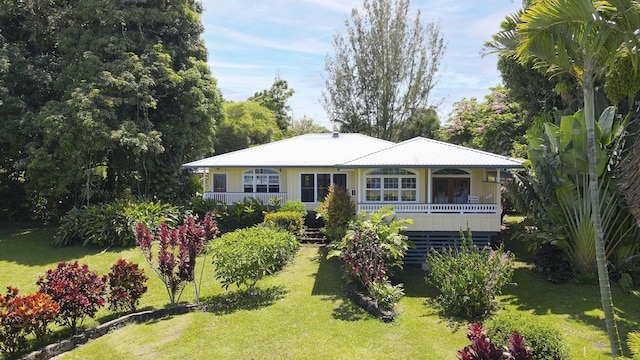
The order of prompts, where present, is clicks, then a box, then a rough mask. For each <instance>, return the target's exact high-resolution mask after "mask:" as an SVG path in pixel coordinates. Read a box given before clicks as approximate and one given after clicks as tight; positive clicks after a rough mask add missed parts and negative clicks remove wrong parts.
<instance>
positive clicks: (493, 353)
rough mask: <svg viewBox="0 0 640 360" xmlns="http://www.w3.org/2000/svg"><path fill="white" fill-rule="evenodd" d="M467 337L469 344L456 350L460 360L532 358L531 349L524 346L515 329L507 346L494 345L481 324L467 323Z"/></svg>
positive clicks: (522, 338)
mask: <svg viewBox="0 0 640 360" xmlns="http://www.w3.org/2000/svg"><path fill="white" fill-rule="evenodd" d="M467 339H469V340H470V341H471V345H468V346H465V347H464V349H462V350H459V351H458V359H460V360H503V359H504V360H532V359H533V358H532V353H531V349H530V348H529V347H527V346H525V344H524V343H525V339H524V337H522V336H520V334H518V332H517V331H514V332H513V334H512V335H511V336H510V337H509V346H508V347H506V348H503V349H498V348H497V347H496V345H495V344H494V343H493V342H492V341H491V339H489V338H488V337H487V333H486V332H485V331H484V328H483V327H482V325H480V324H478V323H475V324H469V328H468V330H467Z"/></svg>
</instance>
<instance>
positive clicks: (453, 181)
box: [431, 178, 471, 204]
mask: <svg viewBox="0 0 640 360" xmlns="http://www.w3.org/2000/svg"><path fill="white" fill-rule="evenodd" d="M470 183H471V182H470V181H469V179H468V178H434V179H433V199H431V201H432V202H433V203H435V204H466V203H467V197H468V196H469V192H470V190H471V186H470Z"/></svg>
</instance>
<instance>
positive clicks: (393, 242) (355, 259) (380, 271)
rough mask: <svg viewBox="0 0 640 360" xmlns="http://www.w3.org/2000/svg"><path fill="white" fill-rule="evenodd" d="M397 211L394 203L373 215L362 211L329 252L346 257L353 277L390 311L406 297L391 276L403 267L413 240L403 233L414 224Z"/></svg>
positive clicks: (346, 265) (349, 272) (348, 270)
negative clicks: (400, 215)
mask: <svg viewBox="0 0 640 360" xmlns="http://www.w3.org/2000/svg"><path fill="white" fill-rule="evenodd" d="M394 214H395V212H394V210H393V207H392V206H391V205H388V206H384V207H382V208H380V209H379V210H378V211H376V212H375V213H373V214H370V215H368V214H366V213H364V212H363V213H361V214H360V217H359V218H358V219H357V220H355V221H353V222H352V223H351V224H350V226H349V231H348V232H347V234H346V235H345V236H344V237H343V238H342V240H340V242H336V243H334V244H333V245H332V247H333V250H332V251H331V252H330V253H329V255H328V256H329V257H339V258H340V259H342V260H343V261H344V263H345V270H346V272H347V275H348V276H349V278H350V279H351V280H354V281H356V283H357V284H358V285H359V286H360V287H362V288H363V289H366V291H367V292H368V293H369V295H371V297H372V298H373V299H374V300H375V301H376V303H377V304H378V306H379V307H381V308H383V309H387V310H394V309H395V307H396V304H397V303H398V301H399V300H400V299H401V298H402V297H403V296H404V290H403V285H402V284H398V285H392V284H391V282H390V281H389V276H390V275H391V271H392V269H393V268H394V267H402V263H403V259H404V254H405V252H406V251H407V249H408V248H409V243H408V238H407V236H406V235H403V234H401V232H402V231H403V230H404V229H405V228H406V224H408V223H411V220H409V219H399V218H396V217H395V216H394Z"/></svg>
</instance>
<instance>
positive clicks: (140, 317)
mask: <svg viewBox="0 0 640 360" xmlns="http://www.w3.org/2000/svg"><path fill="white" fill-rule="evenodd" d="M197 308H198V307H197V306H196V305H192V304H188V305H177V306H172V307H169V308H164V309H157V310H146V311H140V312H136V313H131V314H126V315H124V316H121V317H119V318H117V319H114V320H111V321H108V322H106V323H104V324H100V325H98V326H96V327H95V328H91V329H87V330H85V331H83V332H81V333H80V334H76V335H73V336H72V337H70V338H68V339H65V340H61V341H58V342H56V343H53V344H50V345H47V346H45V347H44V348H42V349H39V350H36V351H33V352H31V353H29V354H27V355H25V356H23V357H22V358H21V359H22V360H48V359H51V358H53V357H55V356H58V355H60V354H63V353H65V352H67V351H71V350H73V349H75V348H76V347H78V346H79V345H82V344H86V343H87V341H89V340H92V339H97V338H99V337H101V336H104V335H106V334H107V333H108V332H109V331H111V330H114V329H117V328H120V327H122V326H124V325H126V324H129V323H131V322H140V321H147V320H151V319H160V318H163V317H165V316H170V315H182V314H186V313H188V312H192V311H194V310H196V309H197Z"/></svg>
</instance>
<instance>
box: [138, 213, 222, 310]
mask: <svg viewBox="0 0 640 360" xmlns="http://www.w3.org/2000/svg"><path fill="white" fill-rule="evenodd" d="M217 234H218V226H217V224H216V221H215V220H214V219H213V216H212V215H211V213H208V214H207V215H206V216H205V218H204V221H203V222H202V223H196V221H195V219H194V218H193V216H189V217H187V219H186V220H185V222H184V223H183V224H182V225H181V226H180V227H178V228H177V229H170V228H169V227H168V226H167V225H166V224H165V223H161V224H160V229H158V230H157V231H155V232H154V231H151V230H150V229H149V228H147V227H146V226H145V225H144V224H143V223H138V225H137V227H136V240H137V242H138V246H139V247H140V249H141V250H142V252H143V253H144V256H145V259H146V260H147V262H148V263H149V266H150V267H151V269H152V270H153V272H154V273H155V274H156V275H157V276H158V277H159V278H160V280H161V281H162V283H163V284H164V286H165V288H166V290H167V294H168V295H169V301H170V302H171V305H174V304H175V303H176V302H177V301H179V300H180V296H181V295H182V291H183V290H184V287H185V286H186V284H187V283H189V282H192V283H193V286H194V291H195V295H196V302H199V301H200V296H199V293H200V287H199V284H196V282H195V268H196V259H197V257H198V255H200V254H202V253H203V252H204V249H205V243H206V242H207V241H209V240H212V239H214V238H215V237H216V236H217ZM156 239H157V242H158V246H157V248H158V250H157V255H156V256H155V257H156V259H154V250H153V248H154V246H153V244H154V242H155V240H156ZM200 279H202V273H201V276H200Z"/></svg>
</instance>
